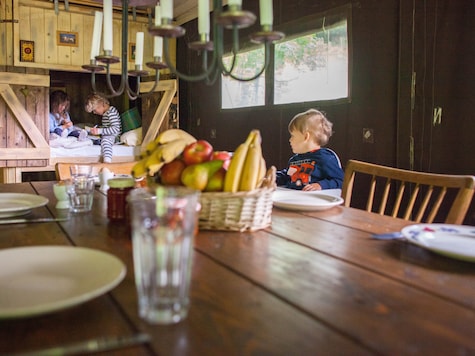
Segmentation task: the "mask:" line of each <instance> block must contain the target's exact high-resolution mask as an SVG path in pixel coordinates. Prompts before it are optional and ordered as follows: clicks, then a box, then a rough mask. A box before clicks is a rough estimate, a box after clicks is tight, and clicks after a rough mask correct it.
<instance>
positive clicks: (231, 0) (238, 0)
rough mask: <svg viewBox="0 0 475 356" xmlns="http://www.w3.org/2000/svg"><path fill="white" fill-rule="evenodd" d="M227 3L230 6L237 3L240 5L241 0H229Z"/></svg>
mask: <svg viewBox="0 0 475 356" xmlns="http://www.w3.org/2000/svg"><path fill="white" fill-rule="evenodd" d="M228 5H229V6H231V5H239V6H241V5H242V0H229V1H228Z"/></svg>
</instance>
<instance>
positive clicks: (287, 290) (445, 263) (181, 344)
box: [0, 182, 475, 355]
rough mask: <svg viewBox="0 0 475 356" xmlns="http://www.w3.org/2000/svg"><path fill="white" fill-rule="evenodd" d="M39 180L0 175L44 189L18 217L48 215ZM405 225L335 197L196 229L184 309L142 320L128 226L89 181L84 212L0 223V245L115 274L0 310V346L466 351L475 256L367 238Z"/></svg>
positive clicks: (147, 351) (470, 348) (28, 188)
mask: <svg viewBox="0 0 475 356" xmlns="http://www.w3.org/2000/svg"><path fill="white" fill-rule="evenodd" d="M52 183H53V182H32V183H19V184H8V185H7V184H3V185H0V192H24V193H36V194H40V195H42V196H46V197H48V198H49V200H50V202H49V204H48V205H47V206H46V207H42V208H37V209H34V211H33V212H32V213H31V215H30V216H28V217H47V216H51V215H53V216H58V215H60V214H61V212H60V211H57V210H56V209H55V204H56V199H55V198H54V196H53V193H52ZM406 225H408V222H405V221H402V220H398V219H393V218H389V217H383V216H379V215H376V214H370V213H366V212H364V211H361V210H356V209H352V208H344V207H340V206H338V207H334V208H331V209H329V210H326V211H321V212H305V213H303V212H301V213H298V212H291V211H285V210H280V209H277V208H274V210H273V215H272V226H271V227H270V228H268V229H266V230H261V231H258V232H254V233H230V232H218V231H200V232H199V234H198V236H197V237H196V239H195V250H194V255H193V258H194V260H193V275H192V282H191V283H192V285H191V309H190V312H189V315H188V317H187V319H186V320H184V321H183V322H181V323H179V324H175V325H170V326H153V325H149V324H147V323H146V322H144V321H143V320H141V319H140V318H139V316H138V314H137V297H136V293H135V283H134V278H133V263H132V250H131V241H130V237H129V234H128V232H127V229H126V227H125V226H124V224H117V223H116V224H109V222H108V220H107V218H106V197H105V196H104V195H103V194H101V193H100V192H98V191H97V192H96V193H95V197H94V204H93V211H92V213H90V214H84V215H75V216H73V217H72V218H71V219H70V220H68V221H66V222H60V223H41V224H19V225H0V248H1V249H4V248H13V247H20V246H39V245H74V246H81V247H88V248H93V249H98V250H102V251H106V252H109V253H111V254H113V255H115V256H117V257H119V258H120V259H121V260H122V261H123V262H124V263H125V265H126V266H127V275H126V277H125V279H124V280H123V281H122V282H121V283H120V284H119V285H118V286H117V287H116V288H114V289H113V290H112V291H111V292H109V293H107V294H104V295H102V296H100V297H98V298H95V299H93V300H91V301H88V302H86V303H83V304H80V305H77V306H74V307H72V308H69V309H66V310H63V311H57V312H53V313H51V314H46V315H42V316H36V317H26V318H22V319H9V320H8V319H4V320H1V319H0V354H9V353H14V352H15V353H16V352H23V351H28V350H31V349H36V348H45V347H53V346H57V345H63V344H65V343H70V342H77V341H82V340H87V339H90V338H95V337H99V336H107V335H133V334H135V333H137V332H144V333H147V334H149V335H150V337H151V342H150V343H148V344H142V345H139V346H135V347H129V348H122V349H120V350H114V351H111V352H109V353H105V354H111V355H112V354H113V355H251V354H253V355H316V354H319V355H322V354H324V355H328V354H336V355H362V354H390V355H406V354H421V355H428V354H441V355H449V354H451V355H469V354H475V263H469V262H462V261H457V260H454V259H450V258H447V257H443V256H440V255H436V254H434V253H432V252H430V251H427V250H424V249H422V248H420V247H417V246H415V245H412V244H409V243H407V242H404V241H396V240H391V241H383V240H375V239H372V238H371V234H372V233H382V232H389V231H398V230H400V229H401V228H402V227H404V226H406ZM0 273H1V271H0ZM1 292H2V291H1V290H0V293H1Z"/></svg>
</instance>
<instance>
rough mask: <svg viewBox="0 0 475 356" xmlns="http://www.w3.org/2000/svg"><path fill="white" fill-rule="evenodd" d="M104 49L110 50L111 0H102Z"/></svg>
mask: <svg viewBox="0 0 475 356" xmlns="http://www.w3.org/2000/svg"><path fill="white" fill-rule="evenodd" d="M103 10H104V51H111V52H112V0H104V8H103Z"/></svg>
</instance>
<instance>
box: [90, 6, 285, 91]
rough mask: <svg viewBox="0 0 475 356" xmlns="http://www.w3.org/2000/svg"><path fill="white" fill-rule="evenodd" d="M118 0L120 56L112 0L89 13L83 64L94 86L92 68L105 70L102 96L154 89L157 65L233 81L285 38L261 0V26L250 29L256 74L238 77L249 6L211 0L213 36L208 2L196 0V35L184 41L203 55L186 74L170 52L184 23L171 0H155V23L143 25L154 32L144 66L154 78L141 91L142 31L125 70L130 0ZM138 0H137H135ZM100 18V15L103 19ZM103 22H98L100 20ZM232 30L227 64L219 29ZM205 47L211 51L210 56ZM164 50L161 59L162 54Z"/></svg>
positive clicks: (251, 18) (250, 20)
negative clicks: (260, 50)
mask: <svg viewBox="0 0 475 356" xmlns="http://www.w3.org/2000/svg"><path fill="white" fill-rule="evenodd" d="M121 1H122V41H121V43H122V48H121V58H118V57H116V56H113V55H112V0H104V4H103V16H102V13H100V12H96V14H95V19H94V31H93V40H92V47H91V59H90V63H89V64H87V65H83V66H82V68H83V69H85V70H87V71H90V72H91V85H92V89H93V91H95V92H97V89H96V73H98V72H102V71H104V70H105V71H106V83H107V88H108V90H109V92H110V93H109V94H104V95H105V96H107V97H113V96H119V95H122V94H123V93H124V92H126V93H127V94H128V96H129V98H130V99H132V100H135V99H137V98H138V97H139V96H140V95H141V94H150V93H152V92H154V90H155V88H156V87H157V85H158V82H159V80H160V69H164V68H169V69H170V71H171V72H172V73H173V74H175V75H176V76H177V77H178V78H180V79H182V80H185V81H189V82H196V81H205V82H206V84H209V85H211V84H213V83H214V82H215V81H216V79H217V78H218V76H219V75H220V74H222V75H224V76H229V77H231V78H233V79H235V80H238V81H251V80H254V79H257V78H258V77H259V76H260V75H262V73H264V71H265V70H266V68H267V67H268V65H269V63H270V46H271V44H273V43H274V42H275V41H278V40H280V39H282V38H284V34H283V33H282V32H278V31H273V29H272V26H273V8H272V0H260V1H259V4H260V9H259V10H260V15H261V16H260V25H261V30H260V31H258V32H256V33H254V34H252V35H251V41H252V42H253V43H256V44H263V45H264V50H265V52H264V53H265V54H264V64H263V65H262V68H260V69H259V70H258V71H257V72H256V74H255V75H252V76H251V77H247V78H243V77H239V76H237V75H236V74H234V70H235V68H236V63H237V60H236V59H237V56H238V52H239V30H240V29H243V28H246V27H249V26H251V25H253V24H254V23H255V21H256V16H255V15H254V14H253V13H252V12H249V11H244V10H242V9H241V7H242V6H241V2H242V0H229V1H228V8H227V10H226V11H224V10H223V1H222V0H213V18H212V20H213V23H212V25H213V36H214V39H213V40H210V26H211V25H210V8H209V4H210V2H209V0H198V33H199V40H198V41H196V42H192V43H189V44H188V48H189V49H191V50H194V51H197V52H199V53H200V54H201V57H202V72H201V73H198V74H186V73H181V72H179V71H178V70H177V68H176V66H175V65H174V64H173V62H172V60H171V57H170V52H169V39H171V38H178V37H181V36H183V35H184V34H185V29H184V28H182V27H181V26H176V25H174V24H173V0H160V4H157V5H156V6H155V21H154V25H152V26H150V27H149V28H148V31H149V33H150V34H152V35H153V36H154V54H153V62H147V63H146V65H147V67H149V68H151V69H154V70H155V82H154V85H153V86H152V88H151V90H150V91H149V92H146V93H141V92H140V80H141V77H144V76H149V72H148V71H146V70H144V69H143V64H142V60H143V36H144V33H143V32H138V33H137V37H136V53H135V69H134V70H130V71H128V70H127V58H128V54H127V43H128V27H129V26H128V21H129V20H128V7H129V0H121ZM132 1H134V0H132ZM136 1H137V0H136ZM147 1H150V0H147ZM102 19H103V21H102ZM102 23H103V26H102ZM102 27H103V28H104V36H103V37H104V38H103V48H104V53H103V54H102V55H99V48H100V41H101V39H100V38H101V28H102ZM225 29H228V30H231V31H232V39H233V42H232V59H231V61H230V63H231V65H230V66H229V68H226V66H225V64H224V63H223V55H224V43H223V42H224V30H225ZM208 52H212V53H213V55H212V57H211V59H209V58H208ZM163 55H164V58H163V60H164V62H162V56H163ZM120 61H121V62H122V63H121V81H120V85H119V87H118V88H117V89H116V88H114V87H113V85H112V80H111V71H110V65H111V64H114V63H118V62H120ZM129 76H130V77H135V78H136V86H135V90H134V89H133V88H132V87H131V86H130V84H129Z"/></svg>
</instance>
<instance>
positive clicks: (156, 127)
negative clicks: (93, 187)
mask: <svg viewBox="0 0 475 356" xmlns="http://www.w3.org/2000/svg"><path fill="white" fill-rule="evenodd" d="M11 85H25V86H39V87H49V76H48V75H31V74H18V73H3V74H2V76H1V79H0V100H3V101H4V102H5V104H6V107H8V109H9V111H10V112H11V116H10V115H9V117H8V118H7V120H9V121H10V122H8V123H7V124H8V125H6V126H11V125H16V126H18V127H20V128H21V129H22V130H23V132H24V135H25V136H26V140H25V141H26V142H27V143H26V144H25V146H26V147H24V148H17V147H11V146H9V142H8V141H7V143H6V147H3V148H1V149H0V161H3V162H4V166H2V167H0V182H3V183H19V182H21V181H22V173H23V172H42V171H54V170H55V165H56V163H58V162H71V161H75V162H81V163H95V162H99V157H50V154H51V152H50V147H49V143H48V141H47V139H46V138H45V135H46V133H42V132H41V130H40V129H38V127H37V125H36V124H35V122H34V120H33V119H32V117H31V116H30V114H29V113H28V112H27V110H26V109H25V108H24V106H23V105H22V103H21V102H20V100H18V98H17V96H16V95H15V93H14V91H13V89H12V87H11ZM152 86H153V83H147V82H144V83H141V91H142V92H148V91H150V90H151V89H152ZM177 89H178V88H177V80H176V79H172V80H163V81H160V82H159V83H158V85H157V87H156V88H155V90H154V91H156V92H159V91H163V92H164V95H163V97H162V99H161V101H160V104H159V105H158V106H157V109H156V111H155V113H154V115H153V119H152V122H151V124H150V127H149V128H148V129H147V132H144V133H143V134H144V138H143V142H142V146H141V147H142V149H143V148H144V147H145V146H146V145H147V143H149V142H150V141H151V140H153V139H154V138H155V137H156V136H157V134H158V132H159V131H160V129H161V127H162V125H165V124H166V125H168V121H164V119H165V117H166V115H167V113H168V110H169V107H170V105H171V103H172V101H173V98H174V97H175V95H176V93H177ZM45 120H46V121H45V122H46V125H48V120H47V118H46V119H45ZM11 121H14V122H11ZM137 158H138V157H132V156H127V157H125V156H124V157H114V162H126V161H133V160H136V159H137ZM38 160H43V162H47V163H45V164H44V165H42V166H34V165H35V164H36V165H38V162H42V161H38ZM5 161H6V162H5ZM18 162H21V163H23V162H25V164H24V165H23V166H22V164H17V163H18ZM31 162H34V163H31ZM9 164H10V165H12V164H13V165H15V166H9Z"/></svg>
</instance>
